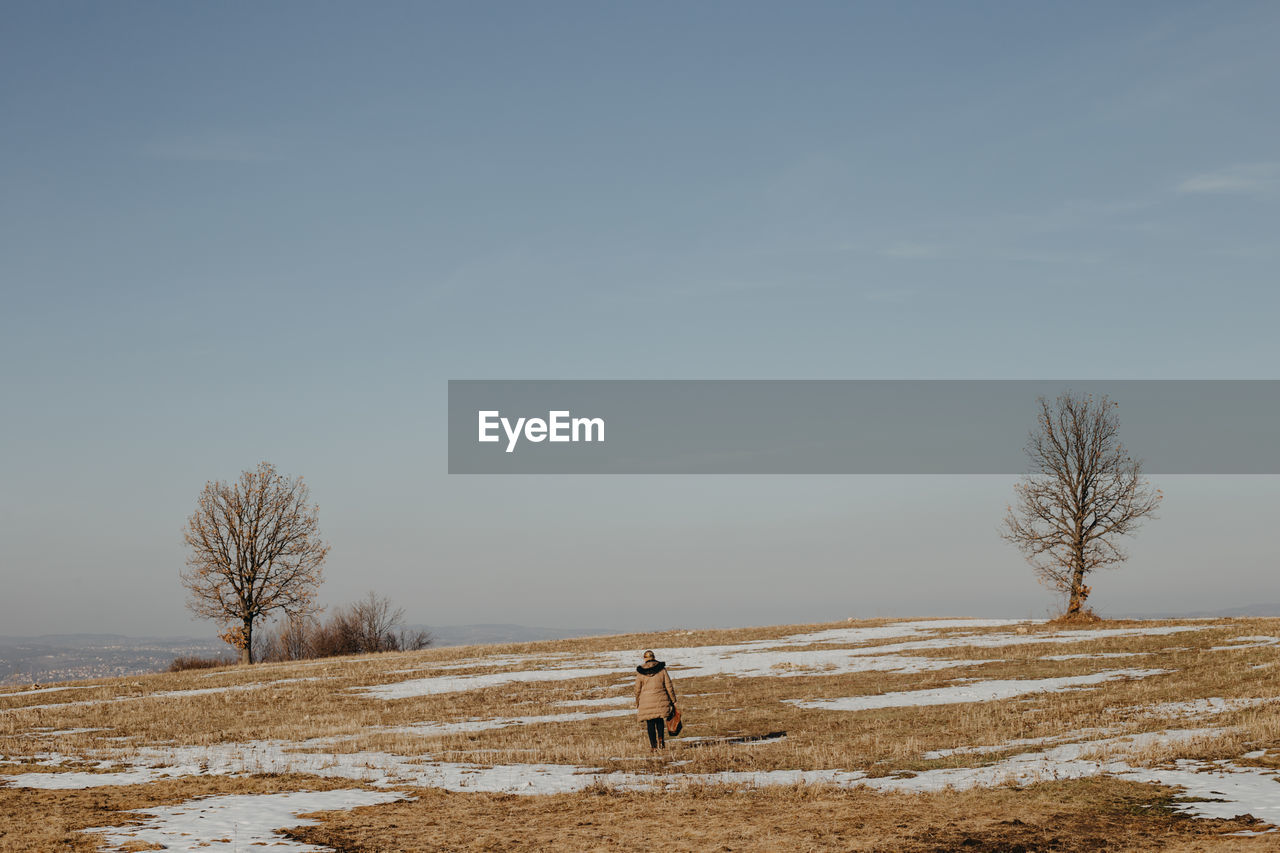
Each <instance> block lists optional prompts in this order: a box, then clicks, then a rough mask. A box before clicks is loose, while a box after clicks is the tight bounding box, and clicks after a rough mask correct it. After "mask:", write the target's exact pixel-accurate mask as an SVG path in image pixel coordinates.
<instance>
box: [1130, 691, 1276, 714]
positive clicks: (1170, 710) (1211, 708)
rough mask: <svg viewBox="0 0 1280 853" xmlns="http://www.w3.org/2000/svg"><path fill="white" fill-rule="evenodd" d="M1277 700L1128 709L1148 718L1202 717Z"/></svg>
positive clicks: (1216, 701)
mask: <svg viewBox="0 0 1280 853" xmlns="http://www.w3.org/2000/svg"><path fill="white" fill-rule="evenodd" d="M1276 701H1280V700H1277V699H1276V698H1275V697H1270V698H1262V697H1247V698H1240V699H1222V698H1219V697H1216V696H1214V697H1210V698H1208V699H1188V700H1187V701H1185V702H1162V703H1160V704H1159V705H1142V706H1139V707H1137V708H1133V709H1130V710H1131V711H1132V712H1133V713H1137V714H1142V715H1143V716H1148V717H1203V716H1208V715H1211V714H1222V713H1226V712H1227V711H1239V710H1242V709H1244V708H1256V707H1258V706H1259V705H1267V704H1270V703H1273V702H1276Z"/></svg>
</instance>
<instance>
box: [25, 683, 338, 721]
mask: <svg viewBox="0 0 1280 853" xmlns="http://www.w3.org/2000/svg"><path fill="white" fill-rule="evenodd" d="M319 680H321V679H319V678H315V677H312V678H280V679H277V680H275V681H255V682H252V683H249V684H227V685H223V686H222V687H197V688H193V689H191V690H162V691H159V692H156V693H139V694H137V695H134V696H115V697H110V698H106V699H82V700H80V701H78V702H55V703H53V704H48V705H19V706H17V707H14V708H0V714H12V713H16V712H18V711H39V710H46V709H49V708H77V707H85V706H89V705H114V704H118V703H120V702H137V701H140V700H143V699H181V698H184V697H188V696H207V695H209V694H211V693H238V692H240V691H244V690H261V689H263V688H266V687H275V686H276V685H278V684H292V683H294V682H299V681H319Z"/></svg>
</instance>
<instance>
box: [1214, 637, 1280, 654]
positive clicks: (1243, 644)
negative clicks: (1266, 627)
mask: <svg viewBox="0 0 1280 853" xmlns="http://www.w3.org/2000/svg"><path fill="white" fill-rule="evenodd" d="M1227 642H1229V643H1232V644H1233V645H1230V646H1212V647H1210V649H1209V651H1211V652H1231V651H1235V650H1236V649H1261V648H1266V647H1267V646H1274V645H1275V644H1276V643H1280V637H1233V638H1231V639H1230V640H1228V641H1227Z"/></svg>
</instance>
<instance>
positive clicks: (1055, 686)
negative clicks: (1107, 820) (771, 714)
mask: <svg viewBox="0 0 1280 853" xmlns="http://www.w3.org/2000/svg"><path fill="white" fill-rule="evenodd" d="M1171 671H1172V670H1168V669H1112V670H1107V671H1105V672H1095V673H1092V674H1090V675H1072V676H1062V677H1059V678H1013V679H1001V680H995V681H975V682H969V683H966V684H955V685H952V686H950V687H937V688H934V689H932V690H905V691H902V692H898V693H880V694H875V695H871V696H846V697H842V698H838V699H784V700H782V701H784V702H786V703H788V704H790V705H795V706H797V707H800V708H819V709H823V710H829V711H866V710H870V709H872V708H904V707H908V706H913V705H955V704H958V703H961V702H991V701H994V700H996V699H1012V698H1013V697H1015V696H1025V695H1027V694H1030V693H1058V692H1061V691H1063V690H1071V689H1073V688H1077V687H1089V686H1093V685H1097V684H1102V683H1104V682H1107V681H1116V680H1117V679H1121V678H1147V677H1148V676H1152V675H1166V674H1168V673H1169V672H1171Z"/></svg>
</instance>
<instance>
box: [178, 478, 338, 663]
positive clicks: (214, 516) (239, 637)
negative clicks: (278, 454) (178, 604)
mask: <svg viewBox="0 0 1280 853" xmlns="http://www.w3.org/2000/svg"><path fill="white" fill-rule="evenodd" d="M309 498H310V492H309V490H308V489H307V487H306V485H305V484H304V483H303V480H302V478H301V477H295V478H293V479H289V478H287V477H284V476H282V475H281V474H280V473H279V472H278V471H276V469H275V466H273V465H271V464H270V463H268V462H262V463H260V464H259V465H258V468H257V470H254V471H245V472H243V473H242V474H241V475H240V479H239V480H238V481H236V482H234V483H229V484H228V483H223V482H210V483H206V484H205V487H204V491H202V492H201V493H200V498H199V501H198V504H197V508H196V511H195V512H194V513H192V515H191V517H190V518H189V519H187V526H186V530H185V531H184V533H183V539H184V540H185V541H186V543H187V546H188V547H189V548H190V554H189V555H188V557H187V567H188V569H189V571H186V572H183V573H182V584H183V586H185V587H186V588H187V590H188V592H189V593H190V597H189V599H188V601H187V606H188V607H189V608H190V609H191V610H192V612H194V613H195V614H196V615H197V616H203V617H206V618H209V619H216V620H218V622H219V623H221V624H222V625H224V626H225V627H226V630H224V631H223V632H222V634H221V636H222V638H223V639H224V640H226V641H227V642H228V643H230V644H231V645H233V646H235V647H236V648H237V649H239V651H240V662H241V663H252V662H253V659H254V643H253V629H254V624H255V623H256V622H257V621H258V620H259V619H261V618H262V617H264V616H267V615H268V614H270V613H273V612H274V611H277V610H279V611H283V613H284V614H285V615H286V616H289V617H300V616H303V615H305V614H307V613H309V612H311V611H312V610H313V609H314V602H315V595H316V589H317V588H318V587H319V585H320V581H321V568H322V566H323V565H324V559H325V556H326V555H327V554H328V553H329V546H328V545H326V544H325V543H324V542H322V541H321V540H320V534H319V522H318V520H317V508H316V507H315V505H313V504H310V503H309V502H308V501H309Z"/></svg>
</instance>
